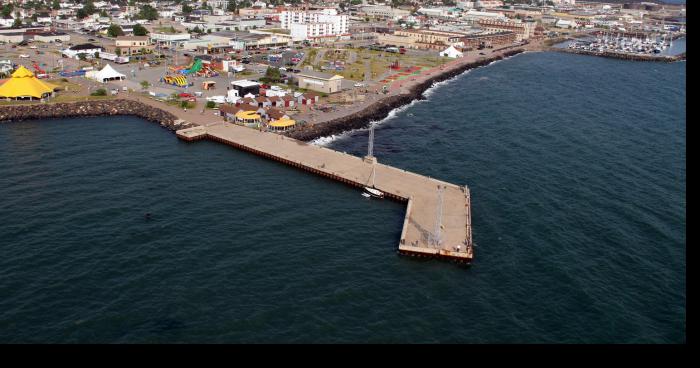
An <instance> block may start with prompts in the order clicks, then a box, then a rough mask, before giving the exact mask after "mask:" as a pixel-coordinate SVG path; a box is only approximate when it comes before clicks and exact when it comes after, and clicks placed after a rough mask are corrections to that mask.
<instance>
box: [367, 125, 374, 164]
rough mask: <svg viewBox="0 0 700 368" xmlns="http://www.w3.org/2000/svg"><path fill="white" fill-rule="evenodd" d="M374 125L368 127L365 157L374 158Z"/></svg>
mask: <svg viewBox="0 0 700 368" xmlns="http://www.w3.org/2000/svg"><path fill="white" fill-rule="evenodd" d="M373 153H374V124H372V123H370V125H369V144H368V145H367V157H374V156H373Z"/></svg>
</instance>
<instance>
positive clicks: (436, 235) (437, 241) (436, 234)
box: [432, 185, 445, 246]
mask: <svg viewBox="0 0 700 368" xmlns="http://www.w3.org/2000/svg"><path fill="white" fill-rule="evenodd" d="M444 193H445V186H444V185H438V193H437V195H438V200H437V209H436V215H435V229H434V230H433V239H432V240H433V242H432V243H433V245H434V246H440V245H442V202H443V194H444Z"/></svg>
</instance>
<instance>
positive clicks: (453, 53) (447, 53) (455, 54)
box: [440, 46, 463, 59]
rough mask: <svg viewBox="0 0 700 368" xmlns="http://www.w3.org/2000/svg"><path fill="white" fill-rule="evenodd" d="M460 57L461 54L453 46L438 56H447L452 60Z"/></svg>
mask: <svg viewBox="0 0 700 368" xmlns="http://www.w3.org/2000/svg"><path fill="white" fill-rule="evenodd" d="M462 55H463V54H462V53H461V52H460V51H458V50H457V49H456V48H455V47H454V46H450V47H448V48H446V49H445V50H444V51H442V52H441V53H440V56H447V57H451V58H453V59H454V58H458V57H462Z"/></svg>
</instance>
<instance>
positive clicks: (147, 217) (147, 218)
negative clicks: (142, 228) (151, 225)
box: [144, 212, 151, 220]
mask: <svg viewBox="0 0 700 368" xmlns="http://www.w3.org/2000/svg"><path fill="white" fill-rule="evenodd" d="M144 217H145V218H146V220H150V219H151V213H150V212H149V213H146V214H145V215H144Z"/></svg>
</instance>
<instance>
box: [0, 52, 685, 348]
mask: <svg viewBox="0 0 700 368" xmlns="http://www.w3.org/2000/svg"><path fill="white" fill-rule="evenodd" d="M685 70H686V64H685V62H682V63H672V64H658V63H634V62H627V61H620V60H613V59H602V58H596V57H589V56H578V55H568V54H558V53H527V54H523V55H519V56H517V57H514V58H512V59H509V60H507V61H503V62H500V63H496V64H492V65H490V66H488V67H484V68H479V69H475V70H472V71H470V72H469V73H467V74H465V75H463V76H461V77H458V78H457V79H456V80H454V81H452V82H450V83H446V84H443V85H441V86H440V87H439V88H436V89H435V90H433V91H432V92H431V93H430V95H429V99H428V100H427V101H422V102H418V103H415V104H413V105H412V106H410V107H408V108H405V109H403V110H401V111H398V112H397V113H396V114H395V116H394V117H393V118H390V119H386V120H385V121H382V122H381V123H380V124H378V125H377V129H376V131H375V134H376V141H375V154H376V156H377V157H378V158H379V160H380V161H381V162H384V163H388V164H392V165H395V166H398V167H401V168H405V169H408V170H413V171H416V172H418V173H421V174H425V175H430V176H433V177H437V178H440V179H443V180H447V181H451V182H453V183H456V184H467V185H469V187H470V188H471V191H472V198H473V199H472V201H473V211H472V214H473V218H474V224H473V225H474V240H475V241H476V243H477V245H478V247H477V248H476V259H475V262H474V265H473V266H472V267H470V268H463V267H458V266H456V265H454V264H451V263H447V262H440V261H416V260H413V259H411V258H407V257H400V256H398V255H396V254H395V249H396V245H397V241H398V237H399V234H400V231H401V225H402V221H403V215H404V206H403V205H401V204H399V203H395V202H391V201H376V200H372V201H368V200H365V199H364V198H363V197H361V196H360V193H359V192H358V191H357V190H356V189H353V188H350V187H347V186H344V185H341V184H337V183H334V182H332V181H329V180H326V179H323V178H319V177H315V176H312V175H309V174H307V173H304V172H301V171H298V170H295V169H292V168H289V167H286V166H284V165H281V164H278V163H275V162H271V161H267V160H264V159H261V158H258V157H255V156H252V155H250V154H247V153H244V152H240V151H236V150H235V149H232V148H230V147H227V146H223V145H220V144H216V143H213V142H196V143H190V144H188V143H184V142H180V141H178V140H177V139H176V138H175V136H174V135H173V134H172V133H170V132H168V131H166V130H165V129H162V128H160V127H158V126H157V125H156V124H152V123H148V122H145V121H143V120H140V119H136V118H131V117H114V118H86V119H62V120H51V121H38V122H37V121H35V122H21V123H9V124H0V172H1V173H2V174H3V175H2V176H0V195H2V197H3V198H5V200H4V201H3V202H2V203H0V235H1V236H0V239H2V241H1V242H0V249H2V253H3V255H4V257H2V259H0V341H2V342H589V343H592V342H657V343H658V342H660V343H669V342H684V341H685V313H686V312H685V300H686V293H685V288H686V280H685V270H686V260H685V243H686V238H685V226H686V220H685V210H686V205H685V164H686V158H685V147H686V146H685V141H686V136H685V134H686V133H685ZM366 135H367V133H366V131H360V132H355V133H350V134H347V135H345V136H344V137H342V138H339V139H337V140H334V141H333V142H331V143H330V144H329V147H331V148H335V149H338V150H341V151H347V152H349V153H353V154H356V155H364V154H365V151H366V144H367V142H366ZM377 180H381V178H377ZM146 213H150V214H151V217H150V219H149V218H147V217H146V216H145V214H146Z"/></svg>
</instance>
